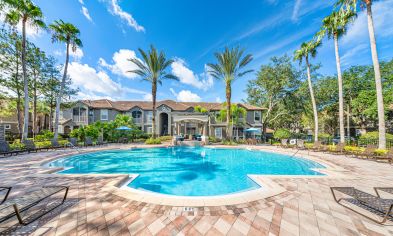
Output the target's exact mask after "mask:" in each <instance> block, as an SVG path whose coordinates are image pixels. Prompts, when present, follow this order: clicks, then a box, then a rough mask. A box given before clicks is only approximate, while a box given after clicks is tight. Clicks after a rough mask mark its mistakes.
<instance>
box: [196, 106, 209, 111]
mask: <svg viewBox="0 0 393 236" xmlns="http://www.w3.org/2000/svg"><path fill="white" fill-rule="evenodd" d="M194 112H198V113H207V112H208V110H207V109H206V108H204V107H201V106H199V105H198V106H195V107H194Z"/></svg>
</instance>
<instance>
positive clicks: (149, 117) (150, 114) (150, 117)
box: [146, 111, 153, 123]
mask: <svg viewBox="0 0 393 236" xmlns="http://www.w3.org/2000/svg"><path fill="white" fill-rule="evenodd" d="M152 121H153V112H152V111H147V112H146V122H147V123H151V122H152Z"/></svg>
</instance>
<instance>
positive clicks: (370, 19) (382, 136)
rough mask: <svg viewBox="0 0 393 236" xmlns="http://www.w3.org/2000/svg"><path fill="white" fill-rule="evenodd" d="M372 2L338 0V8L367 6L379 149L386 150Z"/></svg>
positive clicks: (345, 9)
mask: <svg viewBox="0 0 393 236" xmlns="http://www.w3.org/2000/svg"><path fill="white" fill-rule="evenodd" d="M372 3H373V1H372V0H338V1H337V3H336V6H339V7H341V10H342V11H347V12H348V11H353V12H356V10H357V6H358V4H361V5H363V6H364V5H365V6H366V9H367V27H368V33H369V38H370V47H371V56H372V60H373V65H374V76H375V77H374V78H375V87H376V93H377V107H378V128H379V148H380V149H385V148H386V128H385V108H384V103H383V90H382V80H381V70H380V66H379V60H378V53H377V43H376V40H375V29H374V21H373V12H372V8H371V6H372Z"/></svg>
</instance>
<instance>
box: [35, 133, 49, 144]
mask: <svg viewBox="0 0 393 236" xmlns="http://www.w3.org/2000/svg"><path fill="white" fill-rule="evenodd" d="M45 140H46V138H45V136H44V135H42V134H38V135H36V136H35V137H34V141H37V142H41V141H45Z"/></svg>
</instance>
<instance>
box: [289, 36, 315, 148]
mask: <svg viewBox="0 0 393 236" xmlns="http://www.w3.org/2000/svg"><path fill="white" fill-rule="evenodd" d="M320 45H321V41H320V40H316V41H314V40H312V41H309V42H305V43H302V45H301V46H300V49H298V50H296V51H295V55H294V59H295V60H297V61H299V63H300V64H302V62H303V59H304V60H305V62H306V66H307V81H308V88H309V91H310V97H311V103H312V108H313V113H314V133H315V134H314V138H315V141H318V131H319V130H318V129H319V126H318V110H317V103H316V101H315V97H314V89H313V85H312V82H311V66H310V56H311V57H312V58H314V57H315V56H316V55H317V48H318V47H319V46H320Z"/></svg>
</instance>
